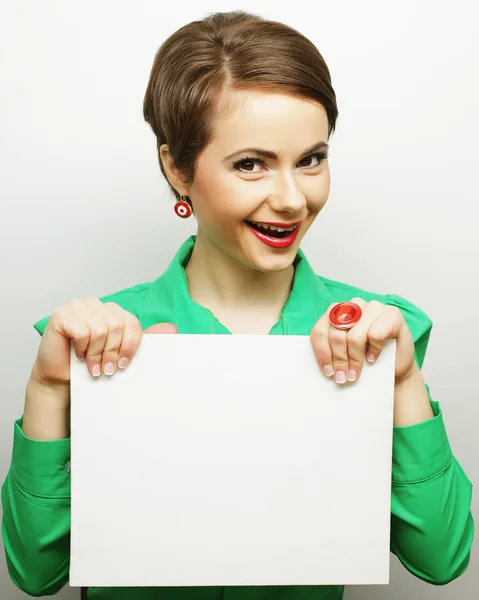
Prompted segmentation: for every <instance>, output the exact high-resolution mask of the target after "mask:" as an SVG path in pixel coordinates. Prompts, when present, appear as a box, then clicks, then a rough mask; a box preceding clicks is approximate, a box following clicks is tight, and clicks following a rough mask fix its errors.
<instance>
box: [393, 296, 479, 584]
mask: <svg viewBox="0 0 479 600" xmlns="http://www.w3.org/2000/svg"><path fill="white" fill-rule="evenodd" d="M386 298H387V301H388V304H391V305H395V306H397V307H398V308H400V310H401V311H402V312H403V315H404V317H405V320H406V322H407V324H408V326H409V329H410V330H411V333H412V335H413V339H414V343H415V349H416V362H417V364H418V366H419V368H422V365H423V362H424V358H425V353H426V348H427V345H428V341H429V337H430V334H431V329H432V322H431V320H430V319H429V317H428V316H427V315H426V314H425V313H423V312H422V311H421V310H420V309H419V308H418V307H417V306H415V305H414V304H412V303H410V302H408V301H407V300H405V299H404V298H401V297H400V296H395V295H389V296H386ZM426 390H427V393H428V397H429V401H430V403H431V407H432V410H433V413H434V417H433V418H431V419H428V420H427V421H423V422H421V423H416V424H415V425H411V426H409V427H394V429H393V464H392V494H391V551H392V552H393V553H394V554H395V555H396V556H397V557H398V558H399V560H400V561H401V563H402V564H403V565H404V566H405V567H406V569H408V571H410V572H411V573H412V574H413V575H415V576H416V577H418V578H420V579H422V580H424V581H427V582H429V583H432V584H435V585H444V584H446V583H449V582H450V581H452V580H453V579H456V578H457V577H459V575H461V574H462V573H463V572H464V571H465V570H466V568H467V566H468V564H469V560H470V551H471V546H472V541H473V538H474V522H473V519H472V514H471V499H472V484H471V482H470V481H469V479H468V477H467V476H466V474H465V473H464V471H463V469H462V468H461V466H460V464H459V463H458V462H457V460H456V458H455V457H454V456H453V454H452V451H451V447H450V445H449V441H448V437H447V433H446V429H445V426H444V421H443V414H442V411H441V407H440V405H439V403H438V402H436V401H434V400H432V398H431V395H430V391H429V386H428V385H426Z"/></svg>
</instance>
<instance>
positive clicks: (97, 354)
mask: <svg viewBox="0 0 479 600" xmlns="http://www.w3.org/2000/svg"><path fill="white" fill-rule="evenodd" d="M75 310H76V312H77V313H78V314H79V315H80V316H82V317H83V319H84V320H85V322H86V324H87V326H88V328H89V329H90V343H89V344H88V349H87V352H86V357H85V360H86V363H87V367H88V371H89V373H90V374H91V375H93V377H99V376H100V375H101V373H102V371H103V368H104V365H106V364H107V363H106V362H104V361H103V353H104V351H105V347H106V348H107V356H108V362H110V363H111V362H112V361H111V355H112V354H113V351H112V348H114V347H115V346H116V347H117V348H118V347H119V345H120V343H121V338H122V337H123V329H124V321H123V318H122V319H121V321H120V320H119V319H118V318H117V321H116V322H112V320H111V318H110V317H108V315H107V314H106V313H105V310H104V305H103V303H102V302H101V301H100V300H98V298H86V299H85V300H83V301H82V302H80V303H78V304H76V305H75ZM110 329H111V331H110ZM108 338H110V339H108ZM107 340H108V346H107Z"/></svg>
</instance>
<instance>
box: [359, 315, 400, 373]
mask: <svg viewBox="0 0 479 600" xmlns="http://www.w3.org/2000/svg"><path fill="white" fill-rule="evenodd" d="M382 307H383V310H382V312H381V314H380V315H379V316H378V317H377V319H376V320H375V321H374V322H373V323H372V324H371V326H370V328H369V331H368V346H367V350H366V353H367V356H366V357H367V360H368V361H369V362H374V361H376V360H377V359H378V358H379V355H380V354H381V351H382V349H383V347H384V344H385V342H386V340H387V339H390V338H395V337H397V335H398V334H399V330H400V329H401V324H402V316H401V312H400V310H399V309H398V308H397V307H396V306H386V305H382Z"/></svg>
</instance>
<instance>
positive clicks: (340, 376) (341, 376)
mask: <svg viewBox="0 0 479 600" xmlns="http://www.w3.org/2000/svg"><path fill="white" fill-rule="evenodd" d="M345 381H346V373H345V372H344V371H336V383H344V382H345Z"/></svg>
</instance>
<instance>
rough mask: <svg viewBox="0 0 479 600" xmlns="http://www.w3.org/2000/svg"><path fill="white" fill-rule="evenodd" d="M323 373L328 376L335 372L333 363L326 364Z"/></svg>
mask: <svg viewBox="0 0 479 600" xmlns="http://www.w3.org/2000/svg"><path fill="white" fill-rule="evenodd" d="M323 373H324V374H325V375H326V376H327V377H331V375H332V374H333V373H334V369H333V367H332V366H331V365H326V366H325V367H323Z"/></svg>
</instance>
